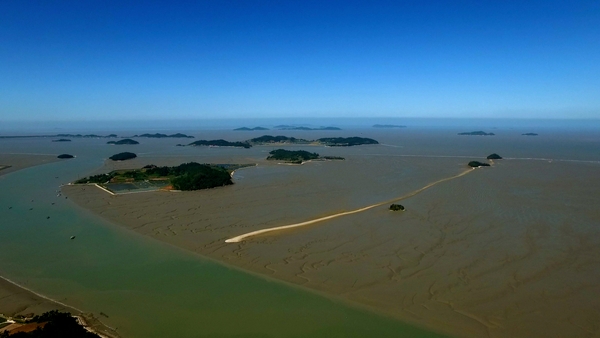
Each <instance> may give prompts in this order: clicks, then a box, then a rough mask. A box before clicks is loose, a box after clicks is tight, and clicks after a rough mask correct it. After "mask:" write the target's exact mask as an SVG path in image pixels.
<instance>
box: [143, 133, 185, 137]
mask: <svg viewBox="0 0 600 338" xmlns="http://www.w3.org/2000/svg"><path fill="white" fill-rule="evenodd" d="M132 137H149V138H194V136H188V135H186V134H182V133H177V134H172V135H167V134H159V133H156V134H142V135H133V136H132Z"/></svg>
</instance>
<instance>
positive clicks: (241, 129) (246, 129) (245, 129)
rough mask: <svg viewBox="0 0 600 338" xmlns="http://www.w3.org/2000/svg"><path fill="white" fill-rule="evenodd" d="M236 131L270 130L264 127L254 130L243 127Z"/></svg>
mask: <svg viewBox="0 0 600 338" xmlns="http://www.w3.org/2000/svg"><path fill="white" fill-rule="evenodd" d="M234 130H236V131H253V130H269V128H264V127H254V128H248V127H241V128H236V129H234Z"/></svg>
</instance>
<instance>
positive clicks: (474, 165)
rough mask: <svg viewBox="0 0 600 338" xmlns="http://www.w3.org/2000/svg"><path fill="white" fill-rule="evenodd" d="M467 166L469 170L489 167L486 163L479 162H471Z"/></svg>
mask: <svg viewBox="0 0 600 338" xmlns="http://www.w3.org/2000/svg"><path fill="white" fill-rule="evenodd" d="M468 165H469V167H471V168H479V167H489V166H490V165H489V164H488V163H482V162H479V161H471V162H469V164H468Z"/></svg>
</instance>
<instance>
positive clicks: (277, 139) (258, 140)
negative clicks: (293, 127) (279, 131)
mask: <svg viewBox="0 0 600 338" xmlns="http://www.w3.org/2000/svg"><path fill="white" fill-rule="evenodd" d="M247 142H248V143H252V144H270V143H310V141H307V140H303V139H299V138H295V137H287V136H271V135H263V136H261V137H255V138H253V139H250V140H248V141H247Z"/></svg>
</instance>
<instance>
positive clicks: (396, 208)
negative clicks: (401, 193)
mask: <svg viewBox="0 0 600 338" xmlns="http://www.w3.org/2000/svg"><path fill="white" fill-rule="evenodd" d="M390 210H391V211H404V210H405V209H404V206H403V205H402V204H392V205H390Z"/></svg>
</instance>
